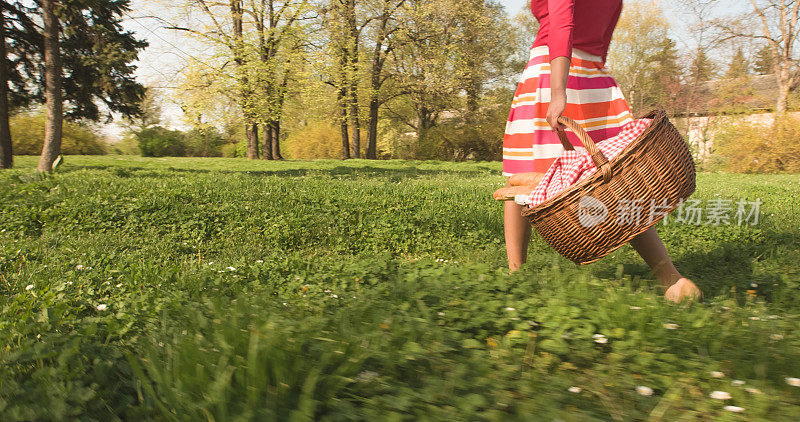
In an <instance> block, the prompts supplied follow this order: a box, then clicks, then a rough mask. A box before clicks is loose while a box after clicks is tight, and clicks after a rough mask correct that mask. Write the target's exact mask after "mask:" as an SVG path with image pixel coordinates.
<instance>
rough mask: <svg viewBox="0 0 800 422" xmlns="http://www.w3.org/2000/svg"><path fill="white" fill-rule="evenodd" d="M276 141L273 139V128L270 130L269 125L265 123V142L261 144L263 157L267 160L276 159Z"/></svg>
mask: <svg viewBox="0 0 800 422" xmlns="http://www.w3.org/2000/svg"><path fill="white" fill-rule="evenodd" d="M274 142H275V140H274V139H272V130H270V128H269V125H264V143H263V144H262V145H261V158H263V159H265V160H274V159H275V156H274V155H272V150H273V146H272V145H273V143H274Z"/></svg>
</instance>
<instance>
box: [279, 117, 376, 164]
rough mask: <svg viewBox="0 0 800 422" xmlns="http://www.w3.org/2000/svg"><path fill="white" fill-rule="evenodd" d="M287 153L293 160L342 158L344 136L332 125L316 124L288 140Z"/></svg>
mask: <svg viewBox="0 0 800 422" xmlns="http://www.w3.org/2000/svg"><path fill="white" fill-rule="evenodd" d="M365 141H366V138H365ZM286 153H287V155H288V156H289V157H291V158H342V135H341V133H340V131H339V128H338V127H336V126H334V125H332V124H330V123H327V122H315V123H312V124H310V125H308V126H307V127H306V128H304V129H303V130H301V131H299V132H296V133H293V134H292V135H291V136H289V137H288V138H287V139H286Z"/></svg>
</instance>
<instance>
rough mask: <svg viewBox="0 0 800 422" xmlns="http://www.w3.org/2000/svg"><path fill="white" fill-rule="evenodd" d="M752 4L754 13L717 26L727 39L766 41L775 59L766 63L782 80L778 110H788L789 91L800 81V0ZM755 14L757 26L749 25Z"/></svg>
mask: <svg viewBox="0 0 800 422" xmlns="http://www.w3.org/2000/svg"><path fill="white" fill-rule="evenodd" d="M750 5H751V6H752V12H751V13H748V14H747V15H743V16H734V17H729V18H726V19H717V20H716V21H715V26H716V27H717V28H718V29H719V30H721V31H722V33H723V35H724V38H725V39H734V38H738V39H746V40H750V41H765V42H766V45H767V46H769V48H770V49H772V60H773V62H772V63H764V64H772V69H773V71H772V73H773V74H774V75H775V77H776V79H777V81H778V96H777V98H776V100H775V111H776V112H778V113H785V112H786V108H787V99H788V98H789V93H790V91H791V90H792V88H793V87H794V86H795V85H796V84H797V83H798V82H799V81H800V66H799V65H798V63H799V60H798V59H800V58H798V56H797V54H798V52H797V48H796V42H797V38H798V36H800V25H799V24H798V23H800V22H798V20H800V1H797V0H750ZM752 14H755V16H756V18H757V19H758V20H757V24H755V25H750V24H749V23H750V22H752ZM746 23H747V24H746ZM761 70H762V71H763V70H765V69H764V68H762V69H761Z"/></svg>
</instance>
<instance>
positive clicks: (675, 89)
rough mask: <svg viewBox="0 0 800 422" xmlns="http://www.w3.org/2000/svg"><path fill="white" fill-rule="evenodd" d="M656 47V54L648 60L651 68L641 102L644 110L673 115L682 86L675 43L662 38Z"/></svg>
mask: <svg viewBox="0 0 800 422" xmlns="http://www.w3.org/2000/svg"><path fill="white" fill-rule="evenodd" d="M658 47H659V48H658V50H657V51H656V53H655V54H653V55H652V56H650V57H649V58H648V62H649V63H650V64H651V65H652V66H653V68H652V72H651V74H650V75H649V81H650V83H649V84H648V88H647V92H645V93H643V98H642V102H643V104H644V107H646V108H663V109H665V110H666V111H667V112H668V113H674V112H676V111H677V108H678V97H679V96H680V91H681V86H682V85H681V76H680V75H681V67H680V65H679V64H678V57H679V56H678V49H677V48H676V47H675V41H673V40H671V39H669V38H664V39H663V40H662V41H661V42H660V43H659V46H658Z"/></svg>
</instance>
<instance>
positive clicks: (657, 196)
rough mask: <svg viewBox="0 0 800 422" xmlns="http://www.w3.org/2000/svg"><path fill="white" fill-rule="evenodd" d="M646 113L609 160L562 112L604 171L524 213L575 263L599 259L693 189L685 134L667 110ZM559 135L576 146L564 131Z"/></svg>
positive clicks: (650, 224)
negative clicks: (640, 129)
mask: <svg viewBox="0 0 800 422" xmlns="http://www.w3.org/2000/svg"><path fill="white" fill-rule="evenodd" d="M643 117H644V118H649V119H653V121H652V122H651V123H650V124H649V125H648V126H647V129H645V131H644V133H642V134H641V135H640V136H639V137H637V138H636V139H634V140H633V141H632V142H631V143H630V144H629V145H628V146H626V147H625V149H624V150H622V151H621V152H620V153H619V155H618V156H617V157H615V158H614V160H612V161H611V162H609V161H608V160H607V159H606V157H605V156H603V154H602V153H601V152H600V151H599V150H598V149H597V146H596V145H595V143H594V141H592V139H591V138H590V137H589V135H588V134H587V133H586V131H584V130H583V128H581V127H580V126H579V125H578V124H577V123H576V122H575V121H573V120H572V119H569V118H567V117H560V118H559V121H560V122H561V123H563V124H564V125H565V126H567V127H568V128H569V129H570V130H572V131H573V132H574V133H575V134H576V135H578V138H579V139H580V140H581V143H582V144H583V146H584V147H586V150H587V151H588V152H589V154H590V155H591V157H592V160H593V161H594V164H595V165H596V166H597V168H599V169H600V171H597V172H595V173H594V174H592V175H591V176H589V177H587V178H586V179H583V180H581V181H580V182H578V183H576V184H574V185H573V186H571V187H570V188H569V189H566V190H564V191H563V192H561V193H559V194H558V195H557V196H555V197H553V198H550V199H548V200H547V201H545V202H542V203H541V204H539V205H537V206H536V207H533V208H530V209H526V210H525V211H523V212H522V215H523V216H524V217H526V218H527V219H528V221H530V223H531V225H532V226H533V227H534V228H535V229H536V231H537V232H538V233H539V235H540V236H542V238H543V239H544V240H545V241H546V242H547V243H548V244H549V245H550V246H552V247H553V249H555V250H556V251H558V253H560V254H561V255H563V256H564V257H566V258H568V259H570V260H572V261H573V262H575V263H576V264H588V263H591V262H594V261H597V260H598V259H600V258H602V257H604V256H606V255H608V254H609V253H611V252H612V251H614V250H615V249H617V248H619V247H620V246H622V245H624V244H626V243H628V242H629V241H630V240H631V239H632V238H634V237H635V236H637V235H639V234H640V233H642V232H644V231H646V230H647V229H649V228H650V227H652V226H653V225H655V224H656V223H658V222H659V221H661V219H662V218H663V217H664V216H665V215H666V213H668V212H669V211H672V210H674V209H675V208H677V207H678V206H679V205H680V204H681V203H682V201H683V200H685V199H686V198H688V197H689V195H691V194H692V193H693V192H694V189H695V170H694V161H693V160H692V154H691V152H690V151H689V148H688V146H687V145H686V142H685V141H684V140H683V137H682V136H681V135H680V133H678V130H677V129H675V127H674V126H673V125H672V123H670V122H669V119H667V116H666V113H665V112H664V111H661V110H656V111H652V112H650V113H649V114H647V115H645V116H643ZM559 137H560V138H561V141H562V143H563V144H564V147H565V148H567V149H572V146H571V144H570V143H569V142H568V141H567V140H566V135H565V134H564V133H563V132H562V133H560V134H559ZM637 217H638V218H637Z"/></svg>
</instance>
